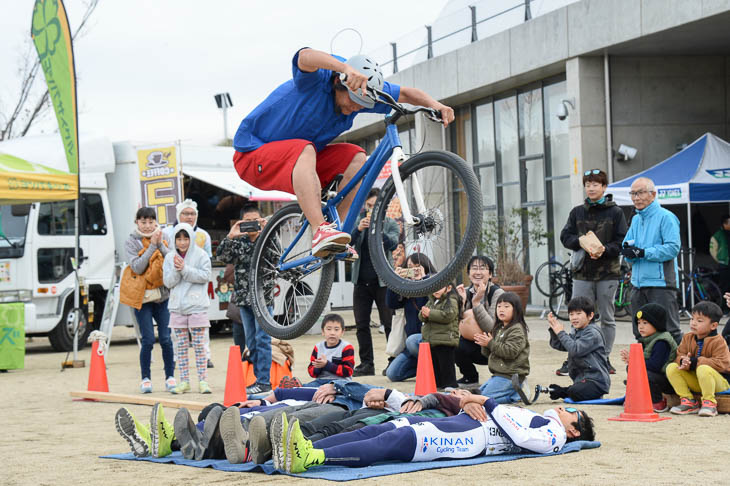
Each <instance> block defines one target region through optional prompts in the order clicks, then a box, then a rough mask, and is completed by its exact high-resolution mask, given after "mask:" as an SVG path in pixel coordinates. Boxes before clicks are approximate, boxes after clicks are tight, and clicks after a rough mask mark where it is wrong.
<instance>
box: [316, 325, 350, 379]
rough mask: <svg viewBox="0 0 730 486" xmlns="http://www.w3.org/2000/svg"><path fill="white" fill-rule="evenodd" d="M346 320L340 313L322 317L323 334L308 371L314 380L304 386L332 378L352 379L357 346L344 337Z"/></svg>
mask: <svg viewBox="0 0 730 486" xmlns="http://www.w3.org/2000/svg"><path fill="white" fill-rule="evenodd" d="M344 334H345V320H344V319H343V318H342V316H341V315H339V314H327V315H326V316H324V318H323V319H322V336H323V337H324V340H323V341H320V342H319V343H318V344H316V345H315V346H314V349H313V350H312V356H311V357H310V358H309V359H310V361H309V366H308V367H307V371H308V372H309V376H311V377H312V378H314V380H312V381H310V382H309V383H306V384H305V385H304V386H320V385H325V384H327V383H329V382H330V381H332V380H341V379H344V380H351V379H352V378H350V377H351V376H352V370H353V368H354V367H355V348H353V347H352V344H350V343H349V342H347V341H345V340H344V339H342V336H343V335H344Z"/></svg>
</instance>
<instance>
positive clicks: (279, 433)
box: [269, 412, 289, 470]
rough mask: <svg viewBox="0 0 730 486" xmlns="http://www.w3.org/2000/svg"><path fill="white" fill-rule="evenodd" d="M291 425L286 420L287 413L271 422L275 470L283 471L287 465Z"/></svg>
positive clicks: (270, 437)
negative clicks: (287, 437) (288, 437)
mask: <svg viewBox="0 0 730 486" xmlns="http://www.w3.org/2000/svg"><path fill="white" fill-rule="evenodd" d="M288 428H289V423H288V421H287V418H286V412H282V413H281V415H277V416H276V417H274V419H273V420H272V421H271V428H270V430H269V439H270V440H271V460H272V462H273V463H274V469H278V470H282V469H284V466H285V464H286V433H287V430H288Z"/></svg>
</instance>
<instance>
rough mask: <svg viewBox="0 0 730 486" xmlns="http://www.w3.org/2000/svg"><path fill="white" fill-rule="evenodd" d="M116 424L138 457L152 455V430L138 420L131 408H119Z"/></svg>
mask: <svg viewBox="0 0 730 486" xmlns="http://www.w3.org/2000/svg"><path fill="white" fill-rule="evenodd" d="M114 424H115V425H116V427H117V432H119V435H121V436H122V437H124V439H125V440H126V441H127V442H128V443H129V447H130V448H131V449H132V452H133V453H134V455H135V456H136V457H147V456H149V455H150V431H149V430H148V429H147V427H145V426H144V425H142V424H141V423H139V422H137V419H135V418H134V416H133V415H132V414H131V412H130V411H129V410H127V409H126V408H124V407H122V408H120V409H119V410H117V414H116V416H115V417H114Z"/></svg>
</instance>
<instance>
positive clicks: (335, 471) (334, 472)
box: [101, 440, 601, 481]
mask: <svg viewBox="0 0 730 486" xmlns="http://www.w3.org/2000/svg"><path fill="white" fill-rule="evenodd" d="M600 446H601V443H600V442H590V441H585V440H578V441H575V442H569V443H568V444H566V445H565V447H563V449H562V450H561V451H560V452H556V453H551V454H532V453H524V454H505V455H501V456H479V457H473V458H471V459H449V460H443V461H430V462H397V463H394V462H390V463H381V464H375V465H373V466H368V467H343V466H317V467H315V468H312V469H311V470H309V471H307V472H304V473H301V474H290V475H291V476H296V477H301V478H314V479H328V480H330V481H351V480H353V479H364V478H373V477H377V476H388V475H390V474H399V473H405V472H413V471H423V470H426V469H439V468H443V467H456V466H473V465H476V464H484V463H487V462H504V461H512V460H515V459H526V458H528V457H545V456H555V455H560V454H565V453H568V452H577V451H579V450H581V449H594V448H596V447H600ZM101 457H102V459H118V460H123V461H147V462H158V463H166V464H178V465H182V466H192V467H199V468H205V467H212V468H213V469H217V470H219V471H227V472H263V473H266V474H286V473H282V472H281V471H277V470H275V469H274V467H273V466H272V465H271V461H269V462H267V463H266V464H254V463H252V462H247V463H243V464H231V463H229V462H228V461H226V460H225V459H223V460H220V459H219V460H204V461H188V460H187V459H184V458H183V457H182V454H181V453H180V452H174V453H172V454H171V455H169V456H167V457H162V458H155V457H139V458H138V457H134V454H132V453H131V452H128V453H126V454H113V455H109V456H101Z"/></svg>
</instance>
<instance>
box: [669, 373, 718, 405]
mask: <svg viewBox="0 0 730 486" xmlns="http://www.w3.org/2000/svg"><path fill="white" fill-rule="evenodd" d="M667 379H669V383H671V384H672V388H674V391H675V392H676V393H677V395H679V396H680V398H688V399H690V400H691V399H692V398H693V396H692V392H699V393H702V400H709V401H711V402H713V403H715V404H717V400H715V393H719V392H722V391H725V390H727V389H728V388H730V384H728V382H727V380H726V379H725V378H724V377H723V376H722V375H721V374H720V373H718V372H717V371H716V370H715V369H714V368H713V367H711V366H708V365H700V366H698V367H697V368H696V369H695V370H694V371H687V370H680V369H679V365H678V364H677V363H669V366H667Z"/></svg>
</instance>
